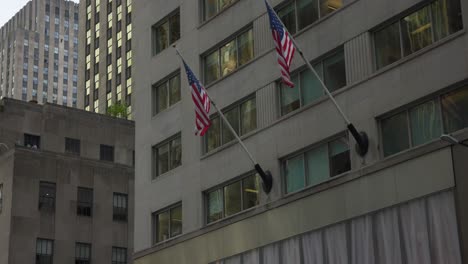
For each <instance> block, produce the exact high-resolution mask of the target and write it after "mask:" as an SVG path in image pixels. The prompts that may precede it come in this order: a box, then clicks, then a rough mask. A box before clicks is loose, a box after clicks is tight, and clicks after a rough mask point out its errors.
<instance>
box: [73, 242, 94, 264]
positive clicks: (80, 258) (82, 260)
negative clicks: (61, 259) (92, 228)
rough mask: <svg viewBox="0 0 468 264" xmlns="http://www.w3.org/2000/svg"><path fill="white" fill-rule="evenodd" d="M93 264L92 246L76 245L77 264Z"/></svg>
mask: <svg viewBox="0 0 468 264" xmlns="http://www.w3.org/2000/svg"><path fill="white" fill-rule="evenodd" d="M90 263H91V244H86V243H76V244H75V264H90Z"/></svg>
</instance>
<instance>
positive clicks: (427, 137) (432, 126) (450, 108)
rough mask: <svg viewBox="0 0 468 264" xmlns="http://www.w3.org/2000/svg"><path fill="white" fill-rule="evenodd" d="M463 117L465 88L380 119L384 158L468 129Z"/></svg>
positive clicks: (467, 105) (467, 93) (467, 97)
mask: <svg viewBox="0 0 468 264" xmlns="http://www.w3.org/2000/svg"><path fill="white" fill-rule="evenodd" d="M467 113H468V88H466V87H465V88H462V89H459V90H455V91H453V92H450V93H448V94H445V95H442V96H440V97H437V98H435V99H432V100H429V101H427V102H425V103H422V104H419V105H417V106H415V107H411V108H408V109H406V110H403V111H401V112H400V113H397V114H395V115H392V116H390V117H387V118H384V119H382V120H381V121H380V126H381V131H382V144H383V154H384V156H390V155H393V154H396V153H398V152H401V151H403V150H405V149H408V148H410V147H416V146H419V145H422V144H424V143H427V142H430V141H432V140H436V139H438V138H439V137H440V135H441V134H442V133H453V132H455V131H458V130H461V129H464V128H466V127H468V114H467ZM442 120H443V121H442Z"/></svg>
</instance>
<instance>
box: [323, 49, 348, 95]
mask: <svg viewBox="0 0 468 264" xmlns="http://www.w3.org/2000/svg"><path fill="white" fill-rule="evenodd" d="M323 72H324V81H325V85H326V86H327V87H328V89H329V91H330V92H333V91H336V90H338V89H340V88H342V87H344V86H346V66H345V60H344V52H343V51H340V52H338V53H336V54H335V55H333V56H332V57H330V58H327V59H325V60H324V61H323Z"/></svg>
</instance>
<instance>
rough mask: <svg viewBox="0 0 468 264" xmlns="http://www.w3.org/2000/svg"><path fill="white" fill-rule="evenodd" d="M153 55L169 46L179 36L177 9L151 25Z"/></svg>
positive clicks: (178, 14)
mask: <svg viewBox="0 0 468 264" xmlns="http://www.w3.org/2000/svg"><path fill="white" fill-rule="evenodd" d="M152 34H153V56H154V55H156V54H158V53H160V52H161V51H163V50H165V49H166V48H168V47H169V45H171V44H172V43H174V42H176V41H177V40H179V38H180V13H179V10H177V11H176V12H174V13H173V14H171V15H169V16H168V17H166V18H164V19H163V20H162V21H160V22H158V23H157V24H156V25H155V26H153V27H152Z"/></svg>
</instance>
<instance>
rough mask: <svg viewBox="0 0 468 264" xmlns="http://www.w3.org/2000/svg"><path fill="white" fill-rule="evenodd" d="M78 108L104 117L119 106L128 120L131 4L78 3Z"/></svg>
mask: <svg viewBox="0 0 468 264" xmlns="http://www.w3.org/2000/svg"><path fill="white" fill-rule="evenodd" d="M80 16H81V18H80V39H82V40H83V41H82V42H80V47H79V50H80V54H83V56H81V57H80V62H79V63H80V67H79V71H78V75H79V78H78V79H79V83H78V85H79V87H80V89H79V91H78V97H79V98H80V99H79V100H78V102H79V104H78V106H79V108H80V109H85V110H86V111H91V112H95V113H101V114H102V113H106V112H107V109H108V107H110V106H112V105H115V104H122V105H125V106H126V107H127V112H128V117H129V119H131V118H132V112H133V110H132V84H133V81H132V80H133V79H132V0H123V1H122V0H81V1H80Z"/></svg>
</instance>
